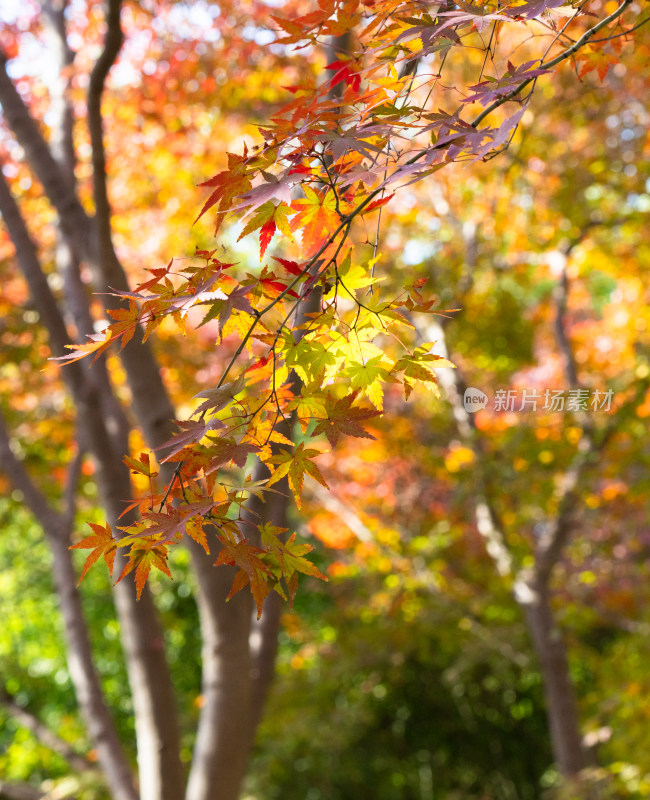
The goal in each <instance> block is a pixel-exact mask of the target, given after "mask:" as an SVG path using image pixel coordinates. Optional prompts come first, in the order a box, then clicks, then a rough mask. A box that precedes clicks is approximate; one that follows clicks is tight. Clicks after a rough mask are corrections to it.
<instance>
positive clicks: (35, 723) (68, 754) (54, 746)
mask: <svg viewBox="0 0 650 800" xmlns="http://www.w3.org/2000/svg"><path fill="white" fill-rule="evenodd" d="M0 703H2V705H3V706H4V707H5V708H6V709H7V711H8V712H9V714H11V716H12V717H13V718H14V719H15V720H16V721H17V722H18V723H19V724H20V725H22V727H23V728H27V730H29V731H31V732H32V733H33V734H34V736H35V737H36V738H37V739H38V740H39V741H40V742H42V744H44V745H45V746H46V747H47V748H48V749H49V750H51V751H52V752H53V753H57V754H58V755H60V756H61V757H62V758H64V759H65V760H66V761H67V762H68V764H69V765H70V766H71V767H72V768H73V769H74V770H76V771H77V772H88V771H89V770H96V769H97V764H94V763H93V762H92V761H89V760H88V759H87V758H85V757H84V756H82V755H80V754H79V753H77V751H76V750H74V749H73V747H72V745H71V744H70V743H69V742H66V741H65V739H62V738H61V737H60V736H58V735H57V734H56V733H54V731H52V730H51V729H50V728H48V727H47V725H45V724H44V723H43V722H42V721H41V720H40V719H39V718H38V717H37V716H36V715H35V714H32V713H31V712H30V711H27V709H25V708H23V707H22V706H20V705H18V703H17V702H16V700H15V698H14V697H13V695H11V694H10V693H9V692H7V691H6V690H5V689H0Z"/></svg>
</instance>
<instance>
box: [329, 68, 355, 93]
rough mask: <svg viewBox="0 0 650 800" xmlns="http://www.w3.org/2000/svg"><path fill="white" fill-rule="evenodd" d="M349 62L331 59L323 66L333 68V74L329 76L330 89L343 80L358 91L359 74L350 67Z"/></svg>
mask: <svg viewBox="0 0 650 800" xmlns="http://www.w3.org/2000/svg"><path fill="white" fill-rule="evenodd" d="M350 63H351V62H350V61H333V62H332V63H331V64H328V65H327V66H326V67H325V69H333V70H335V72H334V75H333V76H332V77H331V78H330V88H331V89H333V88H334V87H335V86H336V85H337V84H338V83H341V81H345V84H346V86H351V87H352V90H353V91H355V92H358V91H359V87H360V86H361V75H359V73H358V72H355V71H354V70H353V69H351V68H350Z"/></svg>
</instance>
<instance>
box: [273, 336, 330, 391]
mask: <svg viewBox="0 0 650 800" xmlns="http://www.w3.org/2000/svg"><path fill="white" fill-rule="evenodd" d="M285 363H286V364H287V366H288V367H292V368H293V369H294V370H295V371H296V374H297V375H298V376H299V377H300V378H301V380H302V381H303V382H304V383H311V381H313V380H316V379H317V378H318V377H320V376H321V375H322V374H323V373H324V372H325V370H326V369H327V367H331V366H334V365H335V364H336V357H335V355H334V353H331V352H330V351H329V350H328V349H327V348H326V347H325V346H324V345H323V344H321V343H320V342H318V341H316V340H315V339H312V338H309V337H307V336H303V338H302V339H301V340H300V341H299V342H298V343H297V344H293V342H292V343H291V344H290V349H289V350H288V351H287V352H286V355H285Z"/></svg>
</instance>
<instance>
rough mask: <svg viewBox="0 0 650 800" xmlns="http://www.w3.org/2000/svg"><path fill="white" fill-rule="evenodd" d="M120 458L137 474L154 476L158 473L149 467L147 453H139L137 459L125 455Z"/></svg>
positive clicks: (148, 476)
mask: <svg viewBox="0 0 650 800" xmlns="http://www.w3.org/2000/svg"><path fill="white" fill-rule="evenodd" d="M122 460H123V461H124V463H125V464H126V466H127V467H128V468H129V469H130V470H131V472H135V473H137V474H138V475H144V476H146V477H147V478H155V476H156V475H157V474H158V472H157V471H156V470H152V469H151V463H150V455H149V453H140V458H138V459H136V458H132V457H131V456H125V457H124V458H123V459H122Z"/></svg>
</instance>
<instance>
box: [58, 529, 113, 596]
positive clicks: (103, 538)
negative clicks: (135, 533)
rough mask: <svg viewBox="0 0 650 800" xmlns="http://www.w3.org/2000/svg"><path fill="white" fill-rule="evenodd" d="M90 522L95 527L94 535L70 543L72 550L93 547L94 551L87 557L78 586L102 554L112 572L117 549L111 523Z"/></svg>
mask: <svg viewBox="0 0 650 800" xmlns="http://www.w3.org/2000/svg"><path fill="white" fill-rule="evenodd" d="M88 524H89V525H90V527H91V528H92V529H93V531H94V534H93V535H92V536H86V538H85V539H82V540H81V541H80V542H77V544H73V545H70V550H88V549H90V548H92V552H91V553H89V554H88V557H87V558H86V563H85V564H84V567H83V570H82V571H81V577H80V578H79V581H78V582H77V586H78V585H79V584H80V583H81V581H82V580H83V579H84V577H85V576H86V573H87V572H88V570H89V569H90V568H91V567H92V565H93V564H94V563H95V562H96V561H97V560H98V559H99V558H100V557H101V556H104V561H105V562H106V566H107V567H108V571H109V573H111V574H112V572H113V563H114V561H115V553H116V551H117V539H115V538H113V533H112V531H111V526H110V525H108V524H107V525H97V524H96V523H94V522H89V523H88Z"/></svg>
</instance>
